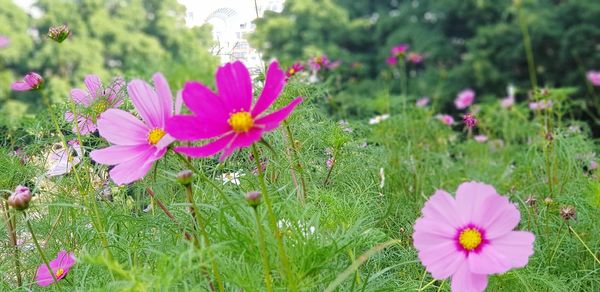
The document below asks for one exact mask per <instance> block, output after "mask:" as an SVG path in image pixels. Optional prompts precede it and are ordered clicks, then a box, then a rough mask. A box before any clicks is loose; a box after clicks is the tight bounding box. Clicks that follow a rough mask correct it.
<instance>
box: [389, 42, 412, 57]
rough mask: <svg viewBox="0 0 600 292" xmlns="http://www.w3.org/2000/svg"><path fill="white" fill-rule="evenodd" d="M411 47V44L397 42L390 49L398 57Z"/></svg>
mask: <svg viewBox="0 0 600 292" xmlns="http://www.w3.org/2000/svg"><path fill="white" fill-rule="evenodd" d="M409 48H410V46H409V45H407V44H397V45H395V46H394V47H392V49H391V50H390V53H392V56H394V57H398V56H400V55H404V54H406V52H408V49H409Z"/></svg>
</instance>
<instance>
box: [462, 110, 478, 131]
mask: <svg viewBox="0 0 600 292" xmlns="http://www.w3.org/2000/svg"><path fill="white" fill-rule="evenodd" d="M463 123H465V126H467V127H468V128H474V127H475V126H477V118H475V116H474V115H473V114H471V113H467V114H465V115H464V116H463Z"/></svg>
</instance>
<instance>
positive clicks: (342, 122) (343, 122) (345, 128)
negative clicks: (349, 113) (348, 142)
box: [338, 120, 354, 133]
mask: <svg viewBox="0 0 600 292" xmlns="http://www.w3.org/2000/svg"><path fill="white" fill-rule="evenodd" d="M338 124H339V125H340V127H341V128H342V131H344V132H346V133H352V132H354V129H352V128H351V127H350V123H348V121H346V120H340V121H339V122H338Z"/></svg>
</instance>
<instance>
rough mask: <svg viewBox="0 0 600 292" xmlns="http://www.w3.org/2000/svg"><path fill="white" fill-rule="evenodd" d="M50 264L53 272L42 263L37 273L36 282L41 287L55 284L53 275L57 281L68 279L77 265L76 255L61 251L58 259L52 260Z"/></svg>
mask: <svg viewBox="0 0 600 292" xmlns="http://www.w3.org/2000/svg"><path fill="white" fill-rule="evenodd" d="M48 264H49V266H50V269H51V270H48V267H47V266H46V264H45V263H42V264H41V265H40V266H39V267H38V269H37V272H36V273H35V281H36V283H37V284H38V285H40V286H48V285H50V284H52V283H54V279H53V277H52V274H54V276H55V277H56V280H57V281H60V280H61V279H62V278H64V277H66V276H67V274H68V273H69V271H70V270H71V267H73V265H75V255H74V254H73V253H67V252H66V251H64V250H61V251H60V252H58V255H57V256H56V258H55V259H53V260H51V261H50V262H49V263H48Z"/></svg>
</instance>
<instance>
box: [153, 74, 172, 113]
mask: <svg viewBox="0 0 600 292" xmlns="http://www.w3.org/2000/svg"><path fill="white" fill-rule="evenodd" d="M152 80H154V88H156V94H158V98H159V99H160V101H161V102H162V104H163V105H162V110H163V115H164V117H170V116H172V115H173V93H171V88H170V87H169V83H168V82H167V79H165V76H163V75H162V74H161V73H155V74H154V75H153V76H152Z"/></svg>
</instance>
